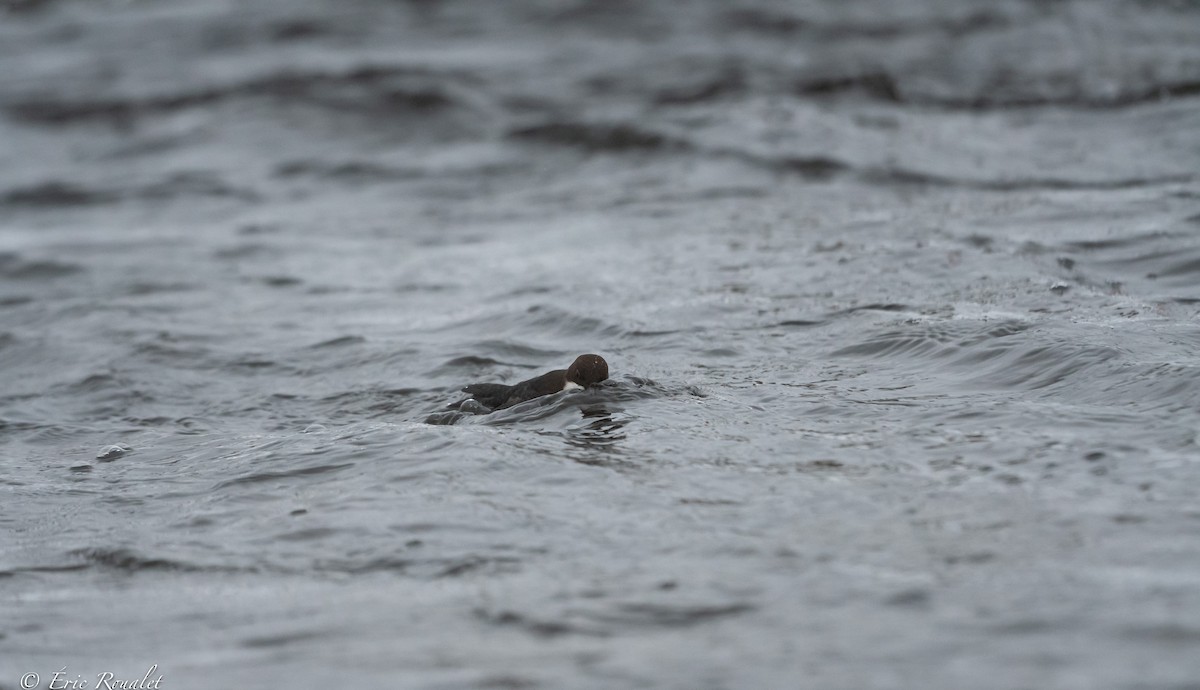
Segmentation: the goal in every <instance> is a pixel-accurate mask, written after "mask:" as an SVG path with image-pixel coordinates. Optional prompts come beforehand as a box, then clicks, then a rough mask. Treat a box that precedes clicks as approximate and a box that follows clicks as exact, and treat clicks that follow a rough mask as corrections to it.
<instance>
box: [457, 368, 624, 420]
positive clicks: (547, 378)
mask: <svg viewBox="0 0 1200 690" xmlns="http://www.w3.org/2000/svg"><path fill="white" fill-rule="evenodd" d="M607 378H608V362H605V361H604V358H603V357H601V356H600V355H579V356H578V357H576V358H575V361H574V362H572V363H571V366H569V367H567V368H566V369H555V370H554V371H550V372H547V373H545V374H542V375H541V376H537V377H534V378H531V379H529V380H527V381H522V382H520V383H517V384H514V385H511V386H506V385H504V384H502V383H473V384H471V385H469V386H466V387H464V388H463V392H465V393H466V394H468V395H470V396H471V398H474V399H475V401H477V402H478V403H479V404H481V405H483V406H485V407H488V408H490V409H492V410H502V409H504V408H506V407H512V406H513V405H516V404H518V403H523V402H525V401H526V400H533V399H534V398H540V397H542V396H543V395H550V394H552V393H559V392H562V391H564V390H567V389H568V388H570V387H571V384H574V385H575V386H578V387H580V388H587V387H589V386H592V385H594V384H597V383H600V382H601V381H603V380H605V379H607ZM463 402H466V401H463ZM458 404H459V405H461V404H462V403H458Z"/></svg>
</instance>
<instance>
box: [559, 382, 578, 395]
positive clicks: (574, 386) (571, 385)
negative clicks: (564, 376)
mask: <svg viewBox="0 0 1200 690" xmlns="http://www.w3.org/2000/svg"><path fill="white" fill-rule="evenodd" d="M581 390H583V386H581V385H579V384H578V383H575V382H574V381H567V382H566V383H564V384H563V392H564V393H565V392H567V391H581Z"/></svg>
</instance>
